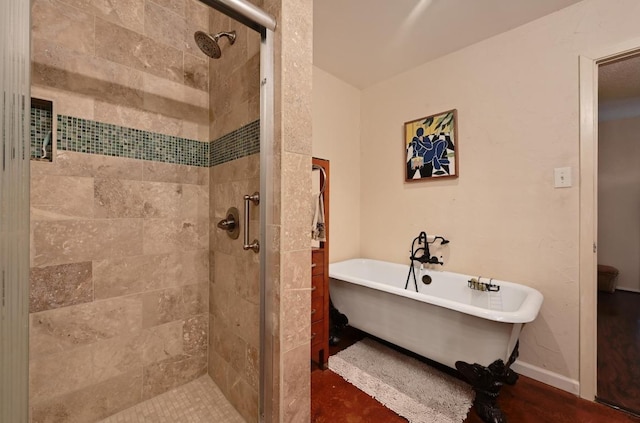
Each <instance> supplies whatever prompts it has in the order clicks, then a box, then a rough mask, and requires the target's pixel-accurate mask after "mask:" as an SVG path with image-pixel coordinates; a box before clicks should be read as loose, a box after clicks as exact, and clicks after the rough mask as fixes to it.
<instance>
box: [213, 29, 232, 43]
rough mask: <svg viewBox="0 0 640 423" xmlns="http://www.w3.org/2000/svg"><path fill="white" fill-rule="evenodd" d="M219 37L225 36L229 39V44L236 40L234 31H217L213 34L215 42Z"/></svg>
mask: <svg viewBox="0 0 640 423" xmlns="http://www.w3.org/2000/svg"><path fill="white" fill-rule="evenodd" d="M221 37H227V38H228V39H229V44H233V43H235V42H236V32H235V31H229V32H218V33H217V34H216V35H214V36H213V39H214V40H216V42H217V41H218V40H219V39H220V38H221Z"/></svg>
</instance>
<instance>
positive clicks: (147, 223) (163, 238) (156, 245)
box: [143, 218, 209, 254]
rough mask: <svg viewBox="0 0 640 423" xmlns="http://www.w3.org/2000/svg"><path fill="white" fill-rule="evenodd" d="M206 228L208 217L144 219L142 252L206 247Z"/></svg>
mask: <svg viewBox="0 0 640 423" xmlns="http://www.w3.org/2000/svg"><path fill="white" fill-rule="evenodd" d="M208 230H209V219H208V218H206V219H187V218H179V219H145V220H144V247H143V251H144V254H161V253H170V252H174V251H192V250H201V249H207V248H208V247H209V236H208V235H209V234H208Z"/></svg>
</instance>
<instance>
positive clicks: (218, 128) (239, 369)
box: [209, 9, 260, 422]
mask: <svg viewBox="0 0 640 423" xmlns="http://www.w3.org/2000/svg"><path fill="white" fill-rule="evenodd" d="M209 22H210V27H211V32H212V33H217V32H221V31H236V34H237V37H236V41H235V43H234V44H233V45H229V43H228V40H227V39H226V38H223V39H221V40H220V46H221V49H222V57H221V58H220V59H217V60H210V62H209V67H210V69H211V72H210V83H209V86H210V87H211V92H210V104H211V107H210V110H209V116H210V128H209V132H210V134H211V139H212V140H215V139H217V138H219V137H221V136H222V135H225V134H227V133H229V132H231V131H234V130H236V129H238V128H240V127H241V126H243V125H246V124H248V123H250V122H253V121H255V120H257V119H258V118H259V117H260V109H259V99H260V84H259V82H260V81H259V78H260V54H259V53H260V35H259V34H258V33H257V32H255V31H253V30H250V29H248V28H246V27H245V26H244V25H242V24H240V23H238V22H236V21H234V20H232V19H230V18H229V17H227V16H225V15H222V14H221V13H219V12H217V11H215V10H213V9H211V11H210V17H209ZM210 176H211V180H210V185H209V186H210V215H211V222H210V224H211V226H210V228H211V229H210V242H209V243H210V246H211V256H210V260H211V261H210V267H211V285H210V306H209V310H210V324H209V327H210V335H209V336H210V338H209V342H210V343H209V374H210V375H211V377H212V378H213V380H214V381H215V382H216V384H217V385H218V386H219V387H220V389H221V390H222V392H223V393H224V395H225V396H226V397H227V398H228V399H229V401H230V402H231V403H232V404H233V406H234V407H235V408H236V409H237V410H238V411H239V412H240V414H241V415H242V416H243V417H244V419H245V420H246V421H247V422H256V421H257V419H258V392H259V386H258V383H259V356H260V349H259V347H260V339H259V329H260V314H259V311H260V298H259V295H260V290H259V283H260V280H259V277H260V273H259V272H260V267H259V256H258V255H257V254H255V253H253V252H251V251H244V250H243V249H242V244H243V240H242V234H241V236H240V238H238V239H236V240H232V239H231V238H229V237H228V236H227V235H226V233H225V232H223V231H221V230H220V229H218V228H217V227H216V224H217V222H218V221H220V220H221V219H223V218H225V217H226V212H227V209H228V208H229V207H236V208H237V209H238V210H239V211H240V217H241V219H242V213H243V197H244V195H245V194H252V193H253V192H255V191H259V189H260V157H259V154H255V155H252V156H249V157H244V158H241V159H237V160H233V161H231V162H227V163H223V164H221V165H217V166H214V167H212V168H211V173H210ZM250 219H251V233H250V235H251V237H250V240H253V239H255V238H258V237H259V225H260V222H259V209H258V207H254V206H252V208H251V214H250ZM241 229H242V228H241Z"/></svg>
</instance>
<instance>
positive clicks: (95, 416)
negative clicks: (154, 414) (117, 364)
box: [31, 369, 142, 423]
mask: <svg viewBox="0 0 640 423" xmlns="http://www.w3.org/2000/svg"><path fill="white" fill-rule="evenodd" d="M140 401H142V369H137V370H133V371H131V372H128V373H124V374H122V375H120V376H116V377H114V378H111V379H107V380H105V381H104V382H100V383H98V384H96V385H94V386H91V387H88V388H86V389H81V390H78V391H74V392H70V393H68V394H64V395H61V396H58V397H55V398H53V399H50V400H45V401H34V403H33V404H32V413H31V423H50V422H95V421H98V420H100V419H103V418H105V417H108V416H110V415H112V414H115V413H117V412H119V411H121V410H124V409H126V408H129V407H131V406H133V405H135V404H137V403H139V402H140Z"/></svg>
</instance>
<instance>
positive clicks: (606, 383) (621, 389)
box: [598, 291, 640, 414]
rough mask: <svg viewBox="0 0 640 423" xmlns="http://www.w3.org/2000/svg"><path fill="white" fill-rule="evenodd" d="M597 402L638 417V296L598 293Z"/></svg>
mask: <svg viewBox="0 0 640 423" xmlns="http://www.w3.org/2000/svg"><path fill="white" fill-rule="evenodd" d="M598 399H599V400H600V401H603V402H606V403H609V404H612V405H616V406H618V407H621V408H624V409H627V410H631V411H633V412H635V413H636V414H640V294H638V293H635V292H626V291H615V292H614V293H613V294H610V293H607V292H599V293H598Z"/></svg>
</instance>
